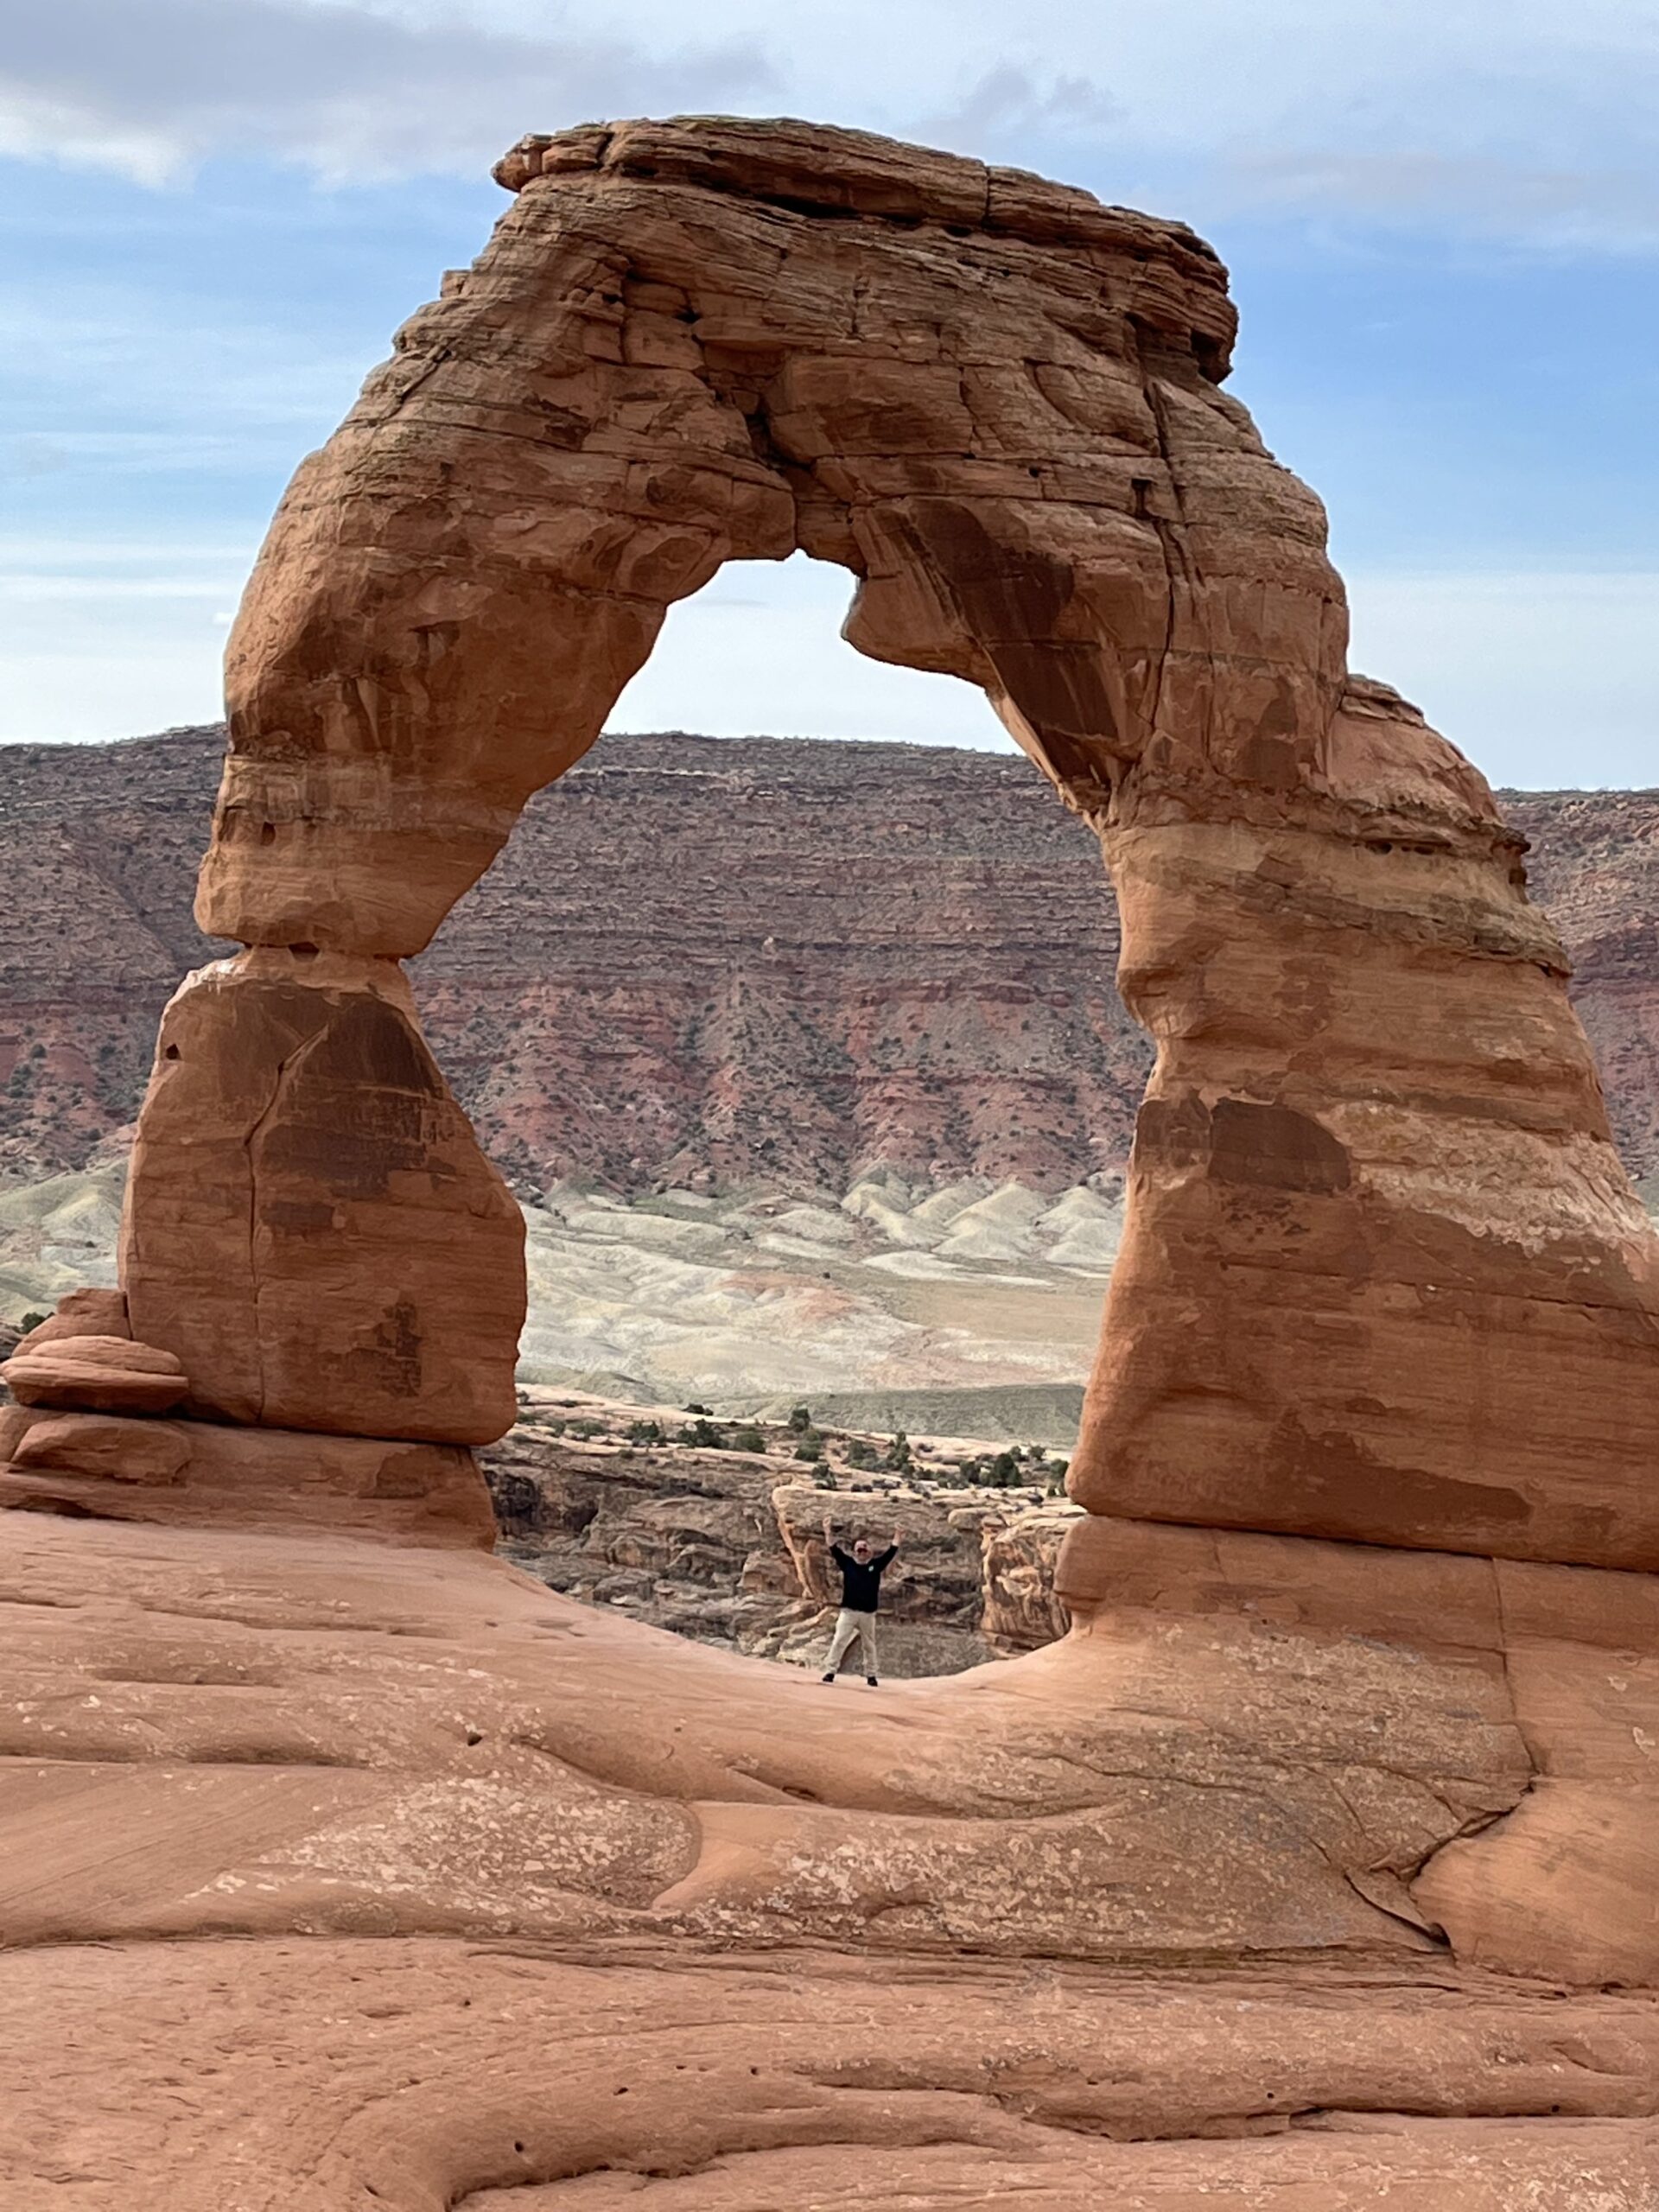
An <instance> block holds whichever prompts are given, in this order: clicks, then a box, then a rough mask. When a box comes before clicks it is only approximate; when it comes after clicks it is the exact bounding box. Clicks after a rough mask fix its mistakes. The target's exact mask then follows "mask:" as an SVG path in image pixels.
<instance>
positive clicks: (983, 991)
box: [0, 729, 1659, 1189]
mask: <svg viewBox="0 0 1659 2212" xmlns="http://www.w3.org/2000/svg"><path fill="white" fill-rule="evenodd" d="M222 742H223V740H222V734H221V733H220V732H219V730H218V729H201V730H185V731H176V732H171V733H168V734H167V735H165V736H162V737H154V738H144V739H140V740H137V741H132V742H130V743H128V744H123V745H110V746H74V747H67V746H12V747H6V748H5V749H4V753H3V756H0V757H3V763H4V773H3V778H0V854H3V859H4V866H5V871H6V880H7V881H8V883H9V885H10V887H11V893H12V896H11V900H10V918H9V924H8V929H7V932H6V938H5V943H4V944H3V946H0V1096H3V1098H4V1100H5V1103H6V1111H5V1115H4V1117H3V1119H4V1127H5V1135H4V1138H3V1141H0V1164H3V1166H4V1168H5V1169H6V1170H7V1171H8V1172H10V1173H12V1174H14V1175H15V1174H18V1173H29V1174H35V1173H55V1172H58V1171H59V1170H61V1169H64V1168H67V1167H74V1166H81V1165H83V1164H84V1163H85V1161H86V1160H87V1159H88V1157H89V1156H90V1155H91V1154H92V1153H93V1152H94V1151H95V1150H96V1149H97V1148H98V1147H99V1145H101V1144H104V1143H105V1142H106V1141H110V1140H111V1138H112V1137H113V1136H114V1135H116V1133H117V1132H118V1131H120V1130H121V1129H122V1128H123V1127H124V1125H125V1124H127V1123H128V1122H130V1121H131V1119H132V1117H133V1116H134V1115H135V1114H136V1112H137V1104H138V1100H139V1097H140V1096H141V1094H142V1091H143V1084H144V1080H145V1077H146V1076H147V1074H148V1071H149V1060H150V1055H151V1052H152V1051H153V1048H154V1035H155V1025H156V1020H157V1018H158V1016H159V1014H160V1011H161V1008H162V1005H163V1004H164V1003H165V1001H166V999H167V997H168V994H169V992H170V990H171V988H172V986H173V983H174V982H175V979H176V977H177V976H178V974H179V972H180V971H181V969H185V968H187V967H189V966H192V965H195V964H197V963H200V961H201V960H203V959H205V958H207V957H211V955H212V953H213V950H217V949H219V948H217V947H215V946H214V945H213V943H212V941H211V940H209V939H207V938H203V937H201V936H200V933H199V932H198V931H197V930H196V929H195V927H194V924H193V923H192V921H191V919H190V897H191V891H192V886H193V880H194V868H195V863H196V859H197V855H198V852H199V849H200V839H201V835H202V826H203V824H204V823H205V822H206V820H207V816H208V813H209V811H210V810H211V807H212V804H213V789H214V784H215V779H216V777H217V774H218V770H219V754H220V747H221V745H222ZM1505 806H1506V810H1507V811H1508V812H1509V814H1510V818H1511V819H1512V820H1513V821H1514V823H1516V827H1517V828H1518V829H1521V830H1522V831H1523V833H1524V834H1525V835H1526V836H1528V837H1529V838H1530V839H1531V841H1532V842H1533V847H1534V849H1533V852H1532V855H1531V856H1530V860H1529V869H1530V873H1531V877H1532V882H1533V888H1534V892H1535V895H1536V896H1537V898H1538V899H1539V900H1540V902H1541V904H1542V905H1543V906H1546V907H1547V908H1548V910H1549V912H1550V913H1551V915H1552V916H1553V918H1554V921H1555V923H1556V925H1557V926H1558V927H1559V928H1560V931H1561V933H1562V935H1563V937H1564V938H1565V939H1566V941H1567V949H1568V950H1569V952H1570V953H1571V955H1572V957H1573V963H1574V966H1575V968H1576V969H1577V980H1576V982H1575V986H1574V994H1575V998H1576V1001H1577V1004H1578V1007H1579V1011H1580V1014H1581V1016H1582V1017H1583V1020H1584V1021H1585V1025H1586V1028H1587V1029H1588V1030H1589V1032H1590V1035H1591V1038H1592V1041H1593V1042H1594V1044H1595V1046H1596V1047H1597V1050H1598V1052H1599V1056H1600V1059H1601V1065H1602V1070H1603V1074H1604V1077H1605V1082H1606V1085H1607V1090H1608V1101H1609V1105H1610V1108H1611V1114H1612V1119H1613V1124H1614V1128H1615V1129H1616V1131H1617V1133H1618V1136H1619V1139H1620V1141H1621V1144H1622V1147H1623V1148H1624V1154H1625V1157H1626V1159H1627V1160H1629V1161H1630V1164H1631V1166H1633V1167H1634V1169H1635V1170H1636V1172H1637V1174H1638V1175H1646V1174H1651V1173H1654V1172H1655V1171H1656V1170H1659V934H1656V932H1659V922H1656V919H1655V917H1656V915H1659V792H1623V791H1592V792H1551V793H1520V794H1514V793H1511V794H1509V795H1508V796H1507V797H1506V799H1505ZM1117 950H1118V948H1117V932H1116V920H1115V916H1114V913H1113V910H1112V906H1111V902H1110V899H1109V895H1106V894H1105V893H1103V887H1102V880H1101V873H1100V861H1099V857H1098V852H1097V849H1096V843H1095V840H1094V839H1093V837H1092V836H1090V833H1089V831H1088V829H1086V828H1085V827H1084V824H1083V823H1080V822H1077V821H1076V820H1074V819H1073V818H1072V817H1070V816H1068V815H1066V814H1065V813H1063V812H1062V811H1061V810H1059V809H1058V808H1057V807H1056V806H1055V805H1054V804H1053V800H1052V796H1051V794H1050V793H1049V792H1048V791H1046V788H1045V787H1044V785H1043V783H1042V781H1041V779H1039V776H1038V775H1037V774H1036V772H1034V771H1033V769H1032V768H1031V767H1030V766H1029V765H1028V764H1027V762H1025V761H1024V760H1014V759H1009V758H1007V757H1004V756H1001V755H996V754H992V753H974V752H966V751H963V752H957V751H951V750H947V749H945V748H943V747H939V748H934V747H918V746H885V745H852V744H833V743H829V742H826V741H807V740H789V739H770V738H755V739H743V740H724V741H721V740H712V739H702V738H695V737H686V736H681V735H670V736H661V737H611V738H606V739H604V740H603V741H601V744H600V745H599V746H598V747H596V748H595V750H594V752H593V753H591V754H590V755H589V756H588V760H586V761H585V762H583V763H582V765H581V766H579V767H578V768H576V769H575V770H574V771H573V772H570V773H569V774H568V775H567V776H566V777H565V778H564V779H563V781H562V782H561V783H560V784H558V785H556V786H555V787H554V788H553V789H552V790H550V791H546V792H543V794H542V795H541V796H540V797H539V798H537V799H534V800H532V801H531V805H530V806H529V808H528V809H527V810H526V812H525V815H524V819H523V821H522V823H521V824H520V826H519V828H518V830H517V831H516V832H515V834H514V836H513V839H512V843H511V844H510V845H509V847H508V848H507V850H506V851H505V854H504V855H502V857H501V859H500V860H499V861H498V862H497V864H496V866H495V867H494V868H493V869H492V870H491V872H490V873H489V874H488V875H487V876H486V878H485V880H484V881H483V882H482V883H481V884H480V885H479V887H477V889H476V890H474V892H472V893H470V894H469V895H468V896H467V898H466V899H464V900H463V901H462V902H461V906H459V907H458V908H457V909H456V912H455V913H454V917H453V918H452V919H451V920H450V921H449V923H448V925H446V927H445V928H444V930H443V931H442V934H441V935H440V937H439V938H438V939H437V942H436V943H435V944H434V945H433V947H432V949H431V950H430V951H429V952H428V953H426V954H425V955H423V957H422V958H421V959H420V961H419V962H417V963H416V968H415V988H416V1001H417V1003H418V1004H419V1006H420V1008H421V1012H422V1018H423V1022H424V1024H425V1027H426V1029H427V1032H428V1033H429V1036H430V1038H431V1039H432V1043H433V1046H434V1049H435V1052H436V1053H437V1057H438V1058H439V1061H440V1062H441V1064H442V1066H443V1067H444V1069H445V1071H446V1072H447V1073H448V1076H449V1078H450V1080H451V1082H452V1083H453V1084H454V1088H455V1091H456V1094H457V1096H458V1097H459V1098H460V1100H461V1103H462V1105H463V1106H464V1107H465V1108H466V1109H467V1112H468V1114H469V1115H470V1116H472V1117H473V1119H474V1122H476V1123H477V1125H478V1128H479V1129H480V1135H482V1137H483V1140H484V1143H485V1146H486V1149H487V1150H488V1151H489V1152H490V1154H492V1156H493V1158H495V1159H496V1160H499V1162H500V1163H501V1165H502V1166H504V1167H505V1169H506V1171H507V1173H509V1174H510V1175H512V1177H514V1178H515V1179H518V1180H520V1181H522V1182H524V1183H526V1184H533V1185H540V1184H542V1183H544V1182H546V1181H548V1180H550V1179H552V1178H554V1177H556V1176H558V1175H561V1174H568V1173H591V1174H595V1175H598V1176H601V1177H602V1178H603V1179H605V1180H606V1181H607V1182H609V1183H613V1184H614V1185H618V1186H620V1187H625V1188H635V1187H639V1186H642V1185H651V1184H652V1183H655V1182H660V1181H671V1182H673V1181H678V1182H683V1181H687V1180H690V1179H693V1178H694V1177H696V1176H697V1175H699V1174H701V1173H707V1174H709V1175H712V1176H714V1177H715V1178H716V1179H719V1180H721V1181H722V1182H723V1181H727V1180H743V1179H751V1178H755V1179H764V1180H768V1181H780V1182H811V1183H817V1184H821V1185H825V1186H827V1187H829V1188H831V1189H842V1188H844V1187H845V1186H846V1185H847V1184H848V1183H849V1181H850V1180H851V1179H852V1177H853V1174H854V1173H855V1171H856V1170H857V1169H859V1168H861V1167H863V1166H868V1165H869V1164H871V1163H873V1162H875V1161H886V1162H889V1163H892V1164H894V1165H897V1166H906V1167H908V1168H911V1169H913V1170H916V1171H918V1172H919V1173H931V1174H933V1175H936V1176H937V1177H938V1179H942V1180H943V1179H947V1178H950V1177H954V1176H957V1175H961V1174H964V1173H983V1174H987V1175H993V1176H997V1177H1001V1176H1006V1175H1016V1176H1020V1177H1021V1178H1022V1179H1027V1180H1030V1181H1033V1182H1036V1183H1041V1184H1045V1185H1051V1186H1063V1185H1068V1184H1072V1183H1076V1182H1077V1181H1079V1180H1081V1179H1083V1178H1084V1177H1085V1176H1087V1175H1089V1174H1090V1173H1094V1172H1096V1170H1099V1169H1102V1168H1109V1167H1114V1166H1121V1165H1122V1162H1123V1160H1124V1159H1125V1158H1126V1156H1127V1154H1128V1140H1129V1135H1130V1131H1131V1128H1132V1125H1133V1117H1134V1113H1135V1106H1136V1105H1137V1103H1139V1099H1140V1096H1141V1090H1142V1089H1143V1087H1144V1084H1145V1081H1146V1074H1147V1067H1148V1065H1149V1064H1150V1057H1151V1056H1150V1052H1149V1051H1148V1050H1147V1046H1146V1043H1145V1041H1144V1039H1142V1037H1141V1033H1140V1032H1139V1030H1137V1029H1136V1028H1135V1025H1134V1024H1133V1023H1132V1022H1131V1021H1130V1020H1129V1018H1128V1015H1127V1014H1126V1013H1125V1012H1124V1010H1123V1008H1122V1005H1121V1003H1120V1001H1119V1000H1118V997H1117V993H1116V988H1115V984H1114V981H1113V971H1114V969H1115V966H1116V959H1117Z"/></svg>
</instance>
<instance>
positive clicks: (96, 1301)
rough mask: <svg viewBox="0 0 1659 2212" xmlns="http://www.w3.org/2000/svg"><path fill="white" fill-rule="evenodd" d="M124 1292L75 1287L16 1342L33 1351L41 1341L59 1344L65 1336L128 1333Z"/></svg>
mask: <svg viewBox="0 0 1659 2212" xmlns="http://www.w3.org/2000/svg"><path fill="white" fill-rule="evenodd" d="M131 1334H132V1327H131V1324H130V1322H129V1321H128V1319H127V1301H126V1297H125V1294H124V1293H123V1292H121V1291H118V1290H71V1291H67V1292H66V1293H65V1294H64V1295H63V1296H62V1297H61V1298H60V1300H58V1302H57V1306H56V1308H55V1310H54V1312H53V1313H49V1314H48V1316H47V1318H46V1319H45V1320H44V1321H41V1322H37V1323H36V1325H35V1327H34V1328H32V1329H31V1330H29V1333H28V1334H27V1335H26V1336H25V1337H23V1338H21V1339H20V1341H19V1342H18V1344H17V1345H16V1350H17V1351H21V1352H31V1351H34V1350H35V1347H36V1346H37V1345H39V1344H56V1343H57V1342H58V1340H59V1339H60V1338H62V1337H128V1338H130V1336H131Z"/></svg>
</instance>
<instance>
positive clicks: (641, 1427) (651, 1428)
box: [628, 1421, 663, 1444]
mask: <svg viewBox="0 0 1659 2212" xmlns="http://www.w3.org/2000/svg"><path fill="white" fill-rule="evenodd" d="M662 1440H663V1431H662V1425H661V1423H660V1422H658V1421H630V1422H629V1423H628V1441H629V1443H630V1444H660V1443H661V1442H662Z"/></svg>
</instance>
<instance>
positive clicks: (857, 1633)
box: [823, 1605, 880, 1676]
mask: <svg viewBox="0 0 1659 2212" xmlns="http://www.w3.org/2000/svg"><path fill="white" fill-rule="evenodd" d="M855 1643H856V1644H857V1645H858V1646H859V1647H860V1649H861V1653H862V1656H863V1668H864V1673H865V1675H867V1676H868V1675H875V1674H879V1673H880V1669H879V1668H878V1667H877V1665H876V1663H875V1615H874V1613H855V1611H853V1609H852V1607H851V1606H850V1605H843V1606H842V1609H841V1611H840V1612H839V1613H838V1614H837V1616H836V1632H835V1635H834V1636H833V1637H831V1638H830V1641H829V1657H828V1658H827V1659H826V1660H825V1661H824V1662H823V1671H824V1673H825V1674H826V1675H833V1674H834V1673H835V1671H836V1668H837V1667H839V1666H840V1664H841V1662H842V1660H843V1659H844V1658H845V1657H846V1656H847V1654H848V1653H849V1651H850V1650H851V1649H852V1648H853V1646H854V1644H855Z"/></svg>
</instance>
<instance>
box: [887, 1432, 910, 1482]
mask: <svg viewBox="0 0 1659 2212" xmlns="http://www.w3.org/2000/svg"><path fill="white" fill-rule="evenodd" d="M882 1465H884V1466H885V1467H887V1468H888V1469H889V1470H890V1471H892V1472H893V1473H894V1474H907V1473H908V1472H909V1471H910V1439H909V1438H908V1437H907V1436H906V1434H905V1432H904V1430H903V1429H902V1428H901V1429H900V1430H899V1433H898V1434H897V1436H895V1437H894V1438H893V1441H892V1443H891V1444H889V1445H888V1446H887V1458H886V1459H884V1460H883V1461H882Z"/></svg>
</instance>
